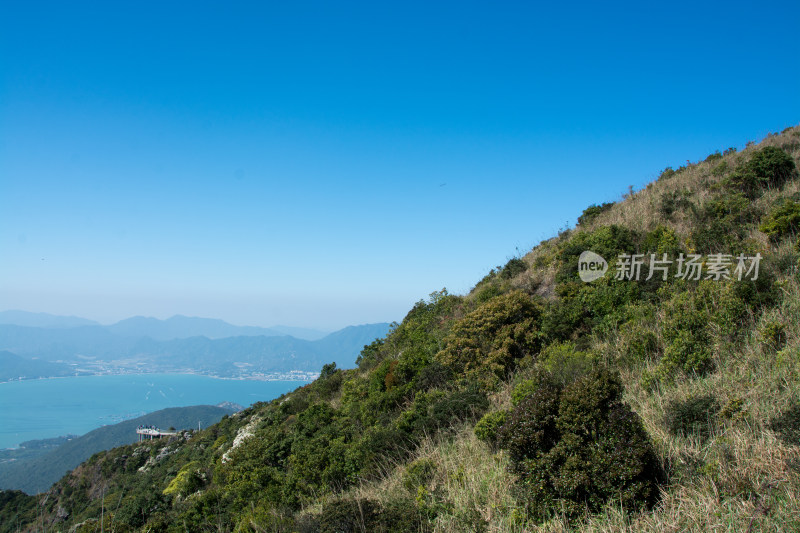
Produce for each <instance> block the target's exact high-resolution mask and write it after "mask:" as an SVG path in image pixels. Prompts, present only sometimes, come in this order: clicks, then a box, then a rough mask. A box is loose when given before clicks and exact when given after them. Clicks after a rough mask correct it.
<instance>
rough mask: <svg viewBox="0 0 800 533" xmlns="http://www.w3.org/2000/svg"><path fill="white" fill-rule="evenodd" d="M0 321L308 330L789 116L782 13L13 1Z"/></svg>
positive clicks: (399, 305)
mask: <svg viewBox="0 0 800 533" xmlns="http://www.w3.org/2000/svg"><path fill="white" fill-rule="evenodd" d="M1 9H2V16H0V309H11V308H16V309H24V310H29V311H46V312H51V313H59V314H74V315H79V316H85V317H88V318H93V319H96V320H100V321H102V322H111V321H115V320H119V319H121V318H125V317H128V316H132V315H137V314H140V315H148V316H156V317H160V318H166V317H168V316H171V315H173V314H176V313H181V314H186V315H194V316H209V317H216V318H223V319H225V320H228V321H230V322H233V323H237V324H251V325H263V326H269V325H274V324H286V325H295V326H308V327H318V328H322V329H335V328H339V327H342V326H345V325H348V324H357V323H366V322H378V321H391V320H400V319H402V317H403V316H404V315H405V313H406V312H407V311H408V309H409V308H410V306H411V305H412V304H413V302H415V301H417V300H419V299H421V298H424V297H426V296H427V294H428V293H430V292H431V291H434V290H438V289H441V288H442V287H447V288H448V289H449V290H451V292H464V291H467V290H469V288H470V287H471V286H472V285H474V283H475V282H477V281H478V280H479V279H480V278H481V277H482V276H483V275H485V274H486V273H487V272H488V271H489V269H490V268H492V267H493V266H496V265H498V264H503V263H505V262H506V261H507V260H508V259H509V258H511V257H513V256H514V255H516V254H517V253H518V251H519V252H524V251H527V250H528V249H530V248H531V247H532V246H534V245H535V244H536V243H538V242H539V241H540V240H542V239H546V238H549V237H551V236H553V235H554V234H555V233H556V232H557V231H558V229H559V228H561V227H564V226H565V225H568V224H574V222H575V219H576V218H577V216H578V215H579V214H580V213H581V211H582V210H583V209H584V208H585V207H586V206H587V205H589V204H592V203H599V202H603V201H609V200H616V199H618V198H619V197H620V195H621V193H622V192H624V191H625V190H626V189H627V187H628V185H634V186H636V187H637V188H638V187H641V186H643V185H644V184H645V183H647V182H649V181H651V180H652V179H654V178H655V177H656V176H657V175H658V173H659V171H660V170H661V169H663V168H664V167H666V166H668V165H671V166H673V167H677V166H679V165H681V164H683V163H685V162H686V160H687V159H689V160H693V161H695V160H698V159H703V158H705V156H706V155H708V154H709V153H711V152H713V151H715V150H718V149H719V150H722V149H725V148H727V147H729V146H736V147H742V146H743V145H744V144H745V142H747V141H749V140H759V139H761V138H762V137H764V136H765V135H766V134H767V133H769V132H774V131H780V130H782V129H783V128H785V127H787V126H791V125H795V124H797V123H798V122H800V97H799V96H800V94H799V93H798V87H800V68H798V67H800V65H799V64H798V63H800V59H798V54H797V41H796V27H797V23H798V21H800V4H798V3H797V2H788V1H787V2H762V3H759V4H756V3H741V2H708V3H704V2H686V3H684V2H668V3H662V4H659V5H657V6H649V5H647V4H646V3H642V2H637V3H614V2H611V3H599V2H587V3H580V2H578V3H571V4H569V5H568V6H567V5H565V6H557V5H555V3H553V4H543V3H536V2H504V3H498V2H494V3H489V2H485V3H478V2H408V1H405V2H397V3H387V2H355V3H353V2H328V3H322V2H319V3H318V2H280V3H278V2H227V3H224V4H223V3H219V2H213V3H212V2H161V3H142V2H136V3H134V2H113V3H109V2H90V3H86V2H79V1H77V2H68V3H67V2H53V3H46V2H24V3H22V2H19V3H15V4H12V3H10V2H6V3H4V5H3V6H2V8H1Z"/></svg>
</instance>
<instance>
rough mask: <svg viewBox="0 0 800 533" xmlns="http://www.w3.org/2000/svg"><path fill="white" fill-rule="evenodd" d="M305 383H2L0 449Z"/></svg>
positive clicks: (201, 379) (79, 379)
mask: <svg viewBox="0 0 800 533" xmlns="http://www.w3.org/2000/svg"><path fill="white" fill-rule="evenodd" d="M305 384H306V382H303V381H258V380H231V379H219V378H212V377H209V376H199V375H193V374H126V375H101V376H76V377H65V378H53V379H35V380H23V381H12V382H8V383H0V448H14V447H17V446H18V445H19V443H20V442H24V441H27V440H33V439H45V438H50V437H57V436H60V435H67V434H75V435H83V434H84V433H87V432H89V431H91V430H93V429H95V428H98V427H100V426H104V425H108V424H116V423H117V422H121V421H122V420H128V419H130V418H135V417H137V416H141V415H143V414H146V413H150V412H152V411H158V410H159V409H164V408H166V407H185V406H188V405H216V404H219V403H222V402H234V403H238V404H240V405H242V406H244V407H247V406H249V405H251V404H253V403H255V402H259V401H269V400H272V399H274V398H277V397H278V396H280V395H281V394H283V393H285V392H289V391H291V390H294V389H296V388H297V387H300V386H302V385H305Z"/></svg>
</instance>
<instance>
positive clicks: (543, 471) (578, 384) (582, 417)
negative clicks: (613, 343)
mask: <svg viewBox="0 0 800 533" xmlns="http://www.w3.org/2000/svg"><path fill="white" fill-rule="evenodd" d="M622 392H623V390H622V384H621V382H620V381H619V377H618V376H616V375H615V374H612V373H610V372H609V371H608V370H605V369H602V368H599V369H596V370H594V371H592V372H591V373H590V374H588V375H586V376H583V377H581V378H579V379H578V380H576V381H575V382H574V383H571V384H570V385H567V386H566V387H563V388H562V387H560V386H559V385H558V384H557V383H556V382H555V380H547V379H542V380H541V382H540V384H539V386H538V387H537V388H536V390H535V391H534V392H533V394H531V395H530V396H528V397H527V398H526V399H524V400H523V401H521V402H520V403H519V404H518V405H517V406H516V407H515V408H514V409H513V410H512V411H511V413H510V414H509V418H508V422H507V423H506V424H505V425H504V426H503V427H502V428H501V432H500V434H501V435H500V444H501V446H502V447H504V448H506V449H507V450H508V452H509V457H510V458H511V462H512V469H513V470H514V472H515V473H516V474H517V475H518V476H519V479H520V484H519V487H518V488H519V492H520V495H521V496H522V497H523V498H524V500H525V501H526V503H527V507H528V509H529V512H530V513H531V514H532V515H533V516H534V517H535V518H537V519H539V520H542V519H546V518H548V517H550V516H553V515H558V514H564V515H566V516H567V517H571V518H576V517H580V516H583V515H584V514H585V513H586V512H591V513H593V512H599V511H600V510H601V509H602V508H603V506H604V505H605V504H606V503H607V502H609V501H615V502H617V503H619V504H620V505H621V506H622V507H623V508H624V509H628V510H635V509H640V508H642V507H648V506H652V505H653V504H654V503H655V502H656V500H657V498H658V484H659V483H661V482H663V480H664V475H663V470H662V468H661V465H660V462H659V461H658V458H657V456H656V454H655V451H654V449H653V446H652V444H651V442H650V440H649V438H648V436H647V433H646V432H645V430H644V427H643V425H642V422H641V419H640V418H639V417H638V415H636V413H634V412H633V411H631V409H630V408H629V407H628V406H627V405H626V404H624V403H623V402H622V400H621V398H622Z"/></svg>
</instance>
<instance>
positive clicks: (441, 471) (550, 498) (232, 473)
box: [0, 127, 800, 532]
mask: <svg viewBox="0 0 800 533" xmlns="http://www.w3.org/2000/svg"><path fill="white" fill-rule="evenodd" d="M799 159H800V127H795V128H790V129H787V130H786V131H784V132H782V133H781V134H776V135H771V136H769V137H768V138H767V139H764V140H763V141H762V142H761V143H760V144H758V145H751V146H748V148H747V149H746V150H744V151H742V152H737V151H736V150H733V149H728V150H725V151H724V152H722V153H715V154H711V155H709V156H708V158H706V159H705V160H704V161H700V162H697V163H694V164H688V165H687V166H685V167H681V168H679V169H666V170H664V172H662V173H661V176H660V177H659V179H658V180H657V181H655V182H654V183H651V184H650V185H648V186H647V188H645V189H643V190H641V191H636V192H633V191H631V192H630V193H629V194H627V195H626V196H625V197H624V199H623V200H621V201H620V202H617V203H613V204H605V205H600V206H590V207H588V208H587V209H586V211H584V213H583V214H582V216H581V217H580V219H579V225H578V226H577V227H576V228H575V229H573V230H569V231H564V232H562V233H561V234H559V235H558V236H557V237H554V238H553V239H550V240H549V241H546V242H543V243H541V244H540V245H539V246H537V247H536V248H534V249H533V250H532V251H531V252H530V253H528V254H527V255H525V256H524V257H519V258H515V259H512V260H511V261H509V262H508V264H506V265H505V266H502V267H498V268H497V269H496V270H494V271H492V272H491V273H490V274H489V275H487V276H486V277H485V278H484V279H482V280H481V281H480V282H479V283H478V284H477V285H476V286H475V288H474V289H473V290H472V291H471V292H470V293H469V294H466V295H463V296H457V295H452V294H448V293H447V292H446V291H444V290H443V291H441V292H437V293H434V294H431V295H430V298H429V299H428V300H425V301H420V302H419V303H417V304H416V305H415V306H414V307H413V308H412V309H411V310H410V311H409V313H408V315H407V316H406V317H405V319H404V320H403V321H402V323H400V324H396V325H394V327H393V328H392V330H391V331H390V333H389V334H388V335H387V336H386V337H385V338H384V339H382V340H379V341H376V342H375V343H373V344H371V345H369V346H366V347H365V348H364V350H363V351H362V353H361V356H360V357H359V360H358V368H356V369H353V370H348V371H341V370H337V369H336V368H335V367H334V366H333V365H330V366H327V365H326V367H325V368H324V369H323V372H322V375H321V376H320V378H319V379H318V380H317V381H315V382H314V383H312V384H310V385H308V386H305V387H302V388H300V389H298V390H296V391H294V392H292V393H289V394H287V395H284V396H283V397H281V398H278V399H276V400H274V401H272V402H270V403H264V404H256V405H254V406H253V407H251V408H249V409H247V410H245V411H243V412H241V413H238V414H237V415H234V416H231V417H228V418H226V419H224V420H223V421H222V422H220V423H219V424H216V425H215V426H212V427H211V428H209V429H207V430H205V431H203V432H200V433H199V434H197V435H194V436H192V437H191V438H189V439H173V440H164V441H156V442H151V443H145V444H137V445H131V446H127V447H121V448H117V449H114V450H111V451H109V452H107V453H103V454H98V455H96V456H94V457H92V458H91V459H90V460H89V461H87V462H86V463H84V464H83V465H81V466H80V467H78V468H77V469H76V470H74V471H73V472H72V473H70V474H68V475H67V476H65V477H64V478H63V479H62V480H60V481H59V482H58V483H56V484H55V485H54V486H53V487H52V488H51V489H50V490H49V491H48V492H47V493H46V494H44V495H41V496H39V497H38V498H32V497H26V496H24V495H22V494H19V493H9V492H6V493H2V494H0V509H1V511H0V512H2V516H3V520H2V523H3V524H4V525H3V530H7V531H13V530H16V529H17V528H19V529H21V530H26V529H27V530H35V529H37V528H38V529H42V528H48V529H61V530H67V529H69V528H70V527H72V526H77V527H76V530H77V531H99V530H100V529H101V524H100V523H99V520H100V517H101V516H102V517H103V520H104V523H103V524H102V527H103V528H104V529H106V530H109V531H110V530H115V531H133V530H142V531H145V530H146V531H184V530H193V531H210V530H216V531H283V532H288V531H301V532H302V531H308V532H310V531H326V532H333V531H337V532H338V531H398V532H400V531H402V532H406V531H437V532H462V531H536V530H541V531H562V530H568V529H575V530H581V531H617V530H637V531H659V532H660V531H684V530H704V531H705V530H727V531H789V530H798V529H800V501H798V494H800V450H799V449H798V445H799V444H800V388H798V383H800V381H799V380H798V378H800V274H798V267H799V266H800V265H799V264H798V262H799V261H800V249H799V248H798V247H799V246H800V245H798V232H799V231H800V179H798V174H797V170H796V166H797V163H798V160H799ZM586 250H591V251H593V252H594V253H596V254H599V255H601V256H602V257H604V258H605V259H606V260H607V261H608V266H609V269H608V271H607V272H606V273H605V275H604V276H603V277H601V278H600V279H597V280H596V281H593V282H591V283H585V282H583V281H581V278H580V274H579V270H578V269H579V265H578V262H579V257H580V256H581V254H582V252H583V251H586ZM651 253H652V254H655V257H654V258H651V255H650V254H651ZM635 254H643V255H642V257H641V259H642V261H643V264H642V265H641V271H642V275H641V277H640V279H639V281H635V280H633V279H624V277H623V279H616V277H617V274H618V271H617V261H618V258H620V256H622V257H623V258H626V257H627V258H628V259H633V260H639V259H640V257H639V256H635ZM664 254H666V259H668V260H671V261H672V263H671V264H667V263H660V264H659V263H652V264H651V260H652V259H656V260H662V261H664V259H665V256H664ZM681 254H683V255H681ZM692 254H697V255H699V256H700V257H699V258H694V257H692ZM712 254H729V256H728V255H726V256H717V257H715V256H713V255H712ZM758 254H760V255H758ZM739 256H741V261H742V262H743V266H745V267H746V269H745V271H742V272H740V273H741V274H742V275H741V276H739V275H738V274H737V271H736V267H737V266H738V262H739V259H738V258H739ZM754 257H759V258H760V260H759V261H758V265H759V272H758V276H755V272H754V271H753V270H749V271H747V270H748V269H749V268H750V267H752V266H754V263H755V262H756V261H755V260H754V259H750V258H754ZM679 258H682V259H683V262H682V263H680V265H679V263H678V259H679ZM690 258H691V259H692V260H693V261H692V263H693V264H696V265H700V266H701V267H702V269H703V270H702V275H701V276H700V278H701V279H697V280H695V279H681V278H684V277H686V276H682V274H685V272H684V270H685V268H686V267H687V266H688V265H689V264H691V263H689V262H687V260H688V259H690ZM726 262H730V263H729V264H728V263H726ZM665 264H666V265H667V266H668V269H667V271H666V272H662V271H661V270H655V269H654V270H653V273H654V275H653V276H648V274H649V273H650V271H651V267H657V266H664V265H665ZM679 266H680V267H681V268H680V270H679ZM726 267H727V271H725V268H726ZM715 269H716V272H718V273H719V274H720V275H719V277H720V279H713V278H714V277H715V276H714V272H715ZM621 273H622V274H625V273H626V272H625V271H623V272H621ZM662 274H664V275H665V276H666V279H662ZM722 274H727V277H729V278H731V279H725V276H723V275H722ZM709 275H711V279H705V278H706V277H707V276H709ZM647 277H650V279H645V278H647ZM690 277H691V276H690ZM739 277H741V278H742V279H739Z"/></svg>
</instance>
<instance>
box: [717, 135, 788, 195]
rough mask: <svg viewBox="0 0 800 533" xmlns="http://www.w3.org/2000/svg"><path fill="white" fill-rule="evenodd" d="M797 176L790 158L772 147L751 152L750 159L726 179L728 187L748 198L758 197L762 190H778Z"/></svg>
mask: <svg viewBox="0 0 800 533" xmlns="http://www.w3.org/2000/svg"><path fill="white" fill-rule="evenodd" d="M796 176H797V169H796V166H795V163H794V160H793V159H792V157H791V156H790V155H789V154H787V153H786V152H785V151H783V150H781V149H780V148H776V147H774V146H767V147H765V148H762V149H760V150H756V151H755V152H753V155H752V156H751V157H750V159H749V160H748V161H747V162H746V163H745V164H744V165H741V166H740V167H739V168H737V169H736V170H735V171H734V172H733V173H732V174H731V175H730V177H729V178H728V185H729V186H730V187H731V188H733V189H736V190H738V191H741V192H742V193H744V195H745V196H747V197H748V198H755V197H757V196H759V195H760V194H761V193H762V191H763V190H764V189H767V188H779V187H781V186H782V185H783V184H784V183H786V182H787V181H788V180H790V179H792V178H794V177H796Z"/></svg>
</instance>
